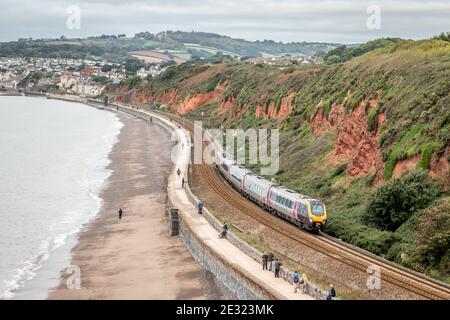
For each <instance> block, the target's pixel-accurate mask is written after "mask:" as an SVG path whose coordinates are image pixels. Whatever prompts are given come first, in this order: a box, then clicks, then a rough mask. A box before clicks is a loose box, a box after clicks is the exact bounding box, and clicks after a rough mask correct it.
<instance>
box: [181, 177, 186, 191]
mask: <svg viewBox="0 0 450 320" xmlns="http://www.w3.org/2000/svg"><path fill="white" fill-rule="evenodd" d="M184 183H185V181H184V177H183V178H181V187H182V188H184Z"/></svg>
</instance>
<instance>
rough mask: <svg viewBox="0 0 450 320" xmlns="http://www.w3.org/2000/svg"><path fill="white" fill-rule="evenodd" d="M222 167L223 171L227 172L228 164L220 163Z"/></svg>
mask: <svg viewBox="0 0 450 320" xmlns="http://www.w3.org/2000/svg"><path fill="white" fill-rule="evenodd" d="M222 168H224V169H225V171H227V172H228V166H227V165H226V164H225V163H223V164H222Z"/></svg>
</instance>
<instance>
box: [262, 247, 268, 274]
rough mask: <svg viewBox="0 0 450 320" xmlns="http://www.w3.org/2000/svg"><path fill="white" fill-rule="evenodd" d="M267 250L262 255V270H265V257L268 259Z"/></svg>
mask: <svg viewBox="0 0 450 320" xmlns="http://www.w3.org/2000/svg"><path fill="white" fill-rule="evenodd" d="M268 258H269V257H268V255H267V251H266V252H265V253H264V254H263V255H262V265H263V270H267V259H268Z"/></svg>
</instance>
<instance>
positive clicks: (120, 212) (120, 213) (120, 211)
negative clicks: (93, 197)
mask: <svg viewBox="0 0 450 320" xmlns="http://www.w3.org/2000/svg"><path fill="white" fill-rule="evenodd" d="M122 214H123V211H122V208H120V209H119V220H120V219H122Z"/></svg>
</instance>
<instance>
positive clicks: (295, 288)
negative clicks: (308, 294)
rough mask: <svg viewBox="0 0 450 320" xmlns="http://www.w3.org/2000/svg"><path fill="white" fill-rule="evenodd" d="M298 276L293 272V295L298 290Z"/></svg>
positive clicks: (296, 272)
mask: <svg viewBox="0 0 450 320" xmlns="http://www.w3.org/2000/svg"><path fill="white" fill-rule="evenodd" d="M300 282H301V281H300V275H299V274H298V271H297V270H295V271H294V273H293V274H292V283H293V285H294V293H297V289H300Z"/></svg>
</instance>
